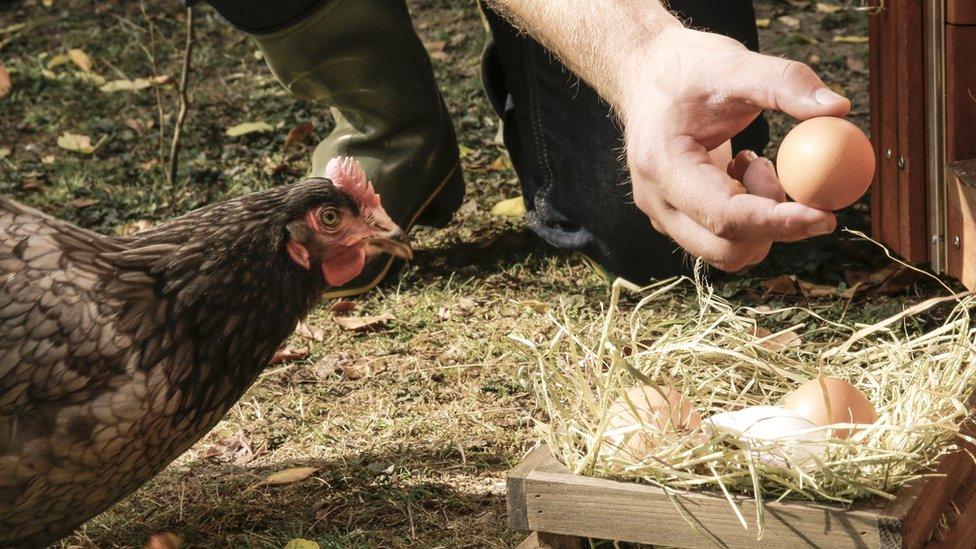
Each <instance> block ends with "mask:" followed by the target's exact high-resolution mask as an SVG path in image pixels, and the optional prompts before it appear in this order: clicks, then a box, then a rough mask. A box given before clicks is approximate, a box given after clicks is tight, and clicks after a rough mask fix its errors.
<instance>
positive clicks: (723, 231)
mask: <svg viewBox="0 0 976 549" xmlns="http://www.w3.org/2000/svg"><path fill="white" fill-rule="evenodd" d="M704 225H705V228H706V229H708V230H709V232H711V233H712V234H714V235H715V236H717V237H719V238H722V239H725V240H733V239H734V238H735V237H736V234H737V232H738V231H737V230H736V227H735V224H734V223H732V222H731V221H730V220H729V218H728V217H726V216H725V215H721V214H712V215H709V216H708V217H707V218H706V219H705V223H704Z"/></svg>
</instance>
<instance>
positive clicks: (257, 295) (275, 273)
mask: <svg viewBox="0 0 976 549" xmlns="http://www.w3.org/2000/svg"><path fill="white" fill-rule="evenodd" d="M335 202H341V203H343V204H344V205H347V206H349V205H350V204H351V199H350V198H349V197H348V196H346V195H345V194H344V193H342V192H341V191H339V190H337V189H336V188H335V187H333V186H332V184H331V183H330V182H329V181H328V180H325V179H310V180H305V181H302V182H299V183H295V184H293V185H290V186H285V187H278V188H275V189H272V190H269V191H265V192H263V193H257V194H254V195H250V196H247V197H243V198H240V199H236V200H232V201H228V202H224V203H221V204H216V205H213V206H210V207H207V208H203V209H201V210H197V211H195V212H192V213H190V214H188V215H186V216H184V217H182V218H179V219H177V220H174V221H171V222H169V223H166V224H163V225H160V226H159V227H157V228H155V229H151V230H149V231H147V232H144V233H140V234H138V235H136V236H134V237H130V238H128V239H119V238H108V237H103V236H100V235H98V234H96V233H92V232H90V231H86V230H83V229H80V228H78V227H75V226H73V225H71V224H69V223H66V222H63V221H60V220H57V219H54V218H52V217H49V216H47V215H44V214H42V213H40V212H37V211H35V210H33V209H30V208H28V207H26V206H23V205H20V204H18V203H16V202H14V201H11V200H9V199H6V198H4V197H0V547H7V546H37V545H41V544H44V543H49V542H51V541H54V540H56V539H58V538H59V537H61V536H64V535H66V534H68V533H70V532H71V531H72V530H73V529H74V528H76V527H77V526H78V525H80V524H81V523H83V522H84V521H86V520H88V519H89V518H91V517H93V516H94V515H96V514H98V513H100V512H101V511H103V510H105V509H106V508H108V507H109V506H110V505H112V504H113V503H115V502H116V501H118V500H119V499H120V498H122V497H123V496H125V495H127V494H129V493H131V492H132V491H134V490H135V489H136V488H138V487H139V486H140V485H142V484H143V483H144V482H146V481H147V480H148V479H150V478H151V477H152V476H154V475H155V474H156V473H158V472H159V471H160V470H162V469H163V468H164V467H165V466H166V465H167V464H168V463H170V462H171V461H172V460H173V459H175V458H176V457H177V456H178V455H180V453H182V452H183V451H184V450H186V449H187V448H188V447H189V446H190V445H191V444H193V442H195V441H196V440H198V439H199V438H200V437H202V436H203V435H204V434H206V432H207V431H209V430H210V428H211V427H213V425H214V424H216V423H217V421H219V420H220V418H221V417H222V416H223V415H224V412H226V410H227V409H228V408H229V407H230V406H231V405H232V404H233V403H234V402H235V401H237V399H238V398H240V396H241V395H242V394H243V393H244V391H245V390H246V389H247V388H248V386H250V385H251V383H253V381H254V380H255V379H256V377H257V375H258V373H260V371H261V369H262V368H263V367H264V366H265V365H266V364H267V362H268V360H269V359H270V357H271V356H272V354H273V353H274V351H275V349H276V348H277V347H278V346H279V345H280V344H281V342H283V341H284V340H285V339H286V338H287V337H288V335H289V334H290V333H291V332H292V330H293V329H294V326H295V324H296V323H297V321H298V320H299V319H300V318H302V317H303V316H304V315H305V314H307V312H308V311H309V309H310V308H311V307H312V305H313V304H314V303H315V301H316V300H317V299H318V297H319V295H320V294H321V291H322V290H323V289H324V287H323V286H324V283H323V282H322V280H321V277H320V276H317V275H316V274H313V273H314V271H313V272H310V271H306V270H303V269H300V268H297V267H296V266H295V265H294V264H293V263H291V262H290V260H289V259H288V258H287V256H286V254H285V252H284V249H283V248H284V242H285V238H286V237H285V226H286V225H287V224H288V223H289V222H290V221H292V220H294V219H297V218H298V217H299V216H301V215H302V214H303V212H304V211H306V210H308V209H309V208H311V207H314V206H316V205H319V204H326V203H335ZM351 206H352V207H355V205H354V204H352V205H351Z"/></svg>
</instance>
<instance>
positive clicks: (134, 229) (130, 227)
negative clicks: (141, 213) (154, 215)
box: [116, 219, 153, 236]
mask: <svg viewBox="0 0 976 549" xmlns="http://www.w3.org/2000/svg"><path fill="white" fill-rule="evenodd" d="M152 226H153V222H152V221H148V220H145V219H137V220H135V221H130V222H128V223H125V224H123V225H122V226H121V227H119V228H118V230H117V231H116V232H117V233H118V235H119V236H129V235H130V234H136V233H140V232H142V231H145V230H147V229H151V228H152Z"/></svg>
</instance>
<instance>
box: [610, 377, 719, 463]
mask: <svg viewBox="0 0 976 549" xmlns="http://www.w3.org/2000/svg"><path fill="white" fill-rule="evenodd" d="M607 414H608V416H609V419H608V420H607V428H606V430H607V431H608V432H609V431H618V430H619V431H624V432H619V433H615V434H610V435H608V436H606V437H605V438H606V441H607V442H608V443H610V444H611V445H613V446H614V447H620V448H621V449H622V450H624V451H627V452H628V453H630V455H631V456H633V457H634V458H637V459H640V458H642V457H643V456H646V455H648V454H650V453H651V452H653V450H654V449H655V448H656V447H658V446H659V445H660V444H661V443H662V442H664V441H665V440H666V439H667V438H668V437H669V436H674V433H675V432H676V431H682V430H688V429H695V428H697V427H699V426H700V425H701V422H702V419H701V416H700V415H699V414H698V412H696V411H695V410H694V408H693V406H692V402H691V400H689V399H688V398H686V397H685V396H683V395H682V394H681V393H679V392H677V391H675V390H674V389H671V388H669V387H660V388H658V387H654V386H651V385H638V386H636V387H631V388H630V389H628V390H627V392H626V394H625V395H624V396H621V397H620V398H618V399H617V400H616V401H614V402H613V404H611V405H610V408H609V409H608V410H607ZM669 433H670V434H669Z"/></svg>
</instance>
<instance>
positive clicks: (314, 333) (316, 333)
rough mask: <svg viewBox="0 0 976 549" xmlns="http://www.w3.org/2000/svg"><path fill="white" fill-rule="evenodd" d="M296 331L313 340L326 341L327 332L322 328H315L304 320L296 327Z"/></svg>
mask: <svg viewBox="0 0 976 549" xmlns="http://www.w3.org/2000/svg"><path fill="white" fill-rule="evenodd" d="M295 333H296V334H298V335H299V336H301V337H304V338H305V339H311V340H312V341H318V342H322V341H325V332H324V331H322V329H321V328H315V327H312V326H309V324H308V323H307V322H305V321H304V320H303V321H301V322H299V323H298V326H296V327H295Z"/></svg>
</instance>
